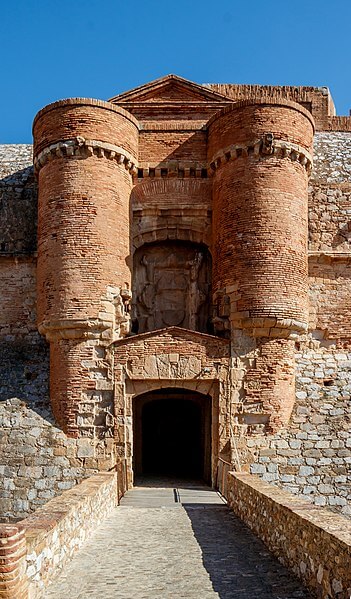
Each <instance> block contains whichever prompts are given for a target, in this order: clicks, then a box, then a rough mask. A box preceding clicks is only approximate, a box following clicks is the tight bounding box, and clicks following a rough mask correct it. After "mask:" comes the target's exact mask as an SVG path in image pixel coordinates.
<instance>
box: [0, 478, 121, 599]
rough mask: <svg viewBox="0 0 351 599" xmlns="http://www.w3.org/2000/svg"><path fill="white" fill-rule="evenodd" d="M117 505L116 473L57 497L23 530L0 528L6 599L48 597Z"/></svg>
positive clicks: (0, 574) (0, 586) (0, 581)
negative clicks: (54, 582) (53, 583)
mask: <svg viewBox="0 0 351 599" xmlns="http://www.w3.org/2000/svg"><path fill="white" fill-rule="evenodd" d="M117 504H118V497H117V476H116V474H115V473H100V474H96V475H94V476H92V477H91V478H89V479H88V480H86V481H84V482H82V483H81V484H80V485H78V486H76V487H75V488H74V489H72V490H70V491H65V492H64V493H63V494H62V495H61V496H60V497H57V498H55V499H52V500H51V501H49V502H48V503H47V504H46V505H45V507H41V508H39V509H38V510H37V511H36V512H34V513H33V514H32V515H31V516H30V517H28V518H26V519H24V520H21V521H20V522H19V523H18V524H17V526H13V525H11V526H9V525H6V524H2V525H0V551H1V547H5V550H3V551H4V553H5V558H6V559H5V562H1V565H0V592H1V590H3V594H1V597H4V599H10V598H11V599H25V598H28V596H29V597H30V599H36V598H38V599H39V597H43V596H44V595H43V593H44V592H45V588H46V587H47V585H48V584H49V583H50V582H51V581H52V580H53V579H54V578H55V576H57V575H58V574H59V573H60V571H62V569H63V568H64V567H65V565H66V564H67V563H68V562H69V561H70V560H71V559H72V558H73V557H74V555H75V553H76V551H77V550H78V549H79V548H80V547H81V546H82V545H83V543H84V541H86V539H87V538H88V537H89V536H90V535H91V534H92V532H93V531H94V530H95V528H96V527H97V526H99V524H100V523H101V522H102V521H103V520H105V519H106V518H107V517H108V515H109V513H110V512H111V511H112V510H113V508H114V507H115V506H116V505H117ZM24 539H25V546H24ZM14 549H15V550H14ZM9 573H10V575H9Z"/></svg>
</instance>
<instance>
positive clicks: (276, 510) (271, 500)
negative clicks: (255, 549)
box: [228, 472, 351, 599]
mask: <svg viewBox="0 0 351 599" xmlns="http://www.w3.org/2000/svg"><path fill="white" fill-rule="evenodd" d="M228 504H229V506H230V507H231V508H232V509H233V510H234V512H235V513H236V514H237V515H238V516H239V517H240V518H241V519H242V520H243V521H244V522H245V524H247V525H248V526H249V527H250V528H251V529H252V530H253V531H254V533H255V534H256V535H258V536H259V537H260V538H261V539H262V540H263V542H264V543H265V544H266V545H267V547H268V549H269V550H270V551H272V552H273V553H274V554H275V555H276V556H277V557H278V558H279V560H280V561H281V562H282V563H284V564H285V565H286V566H287V567H289V568H291V569H292V570H293V572H294V573H295V574H296V575H297V576H299V577H300V578H301V580H302V581H303V583H304V584H305V585H306V586H307V587H309V588H310V590H311V591H312V592H313V593H315V594H316V595H317V596H318V597H330V598H331V599H334V598H335V599H349V596H350V593H351V551H350V548H351V534H350V527H349V524H348V521H347V520H346V519H345V518H343V517H342V516H339V515H336V514H332V513H331V512H329V511H328V510H325V509H323V508H320V507H317V506H312V505H311V504H309V503H307V502H305V501H303V500H302V499H299V498H296V497H294V496H293V495H292V494H290V493H288V492H287V491H284V490H282V489H279V488H277V487H274V486H272V485H269V484H268V483H265V482H264V481H262V480H260V479H258V478H256V477H255V476H252V475H250V474H243V473H238V472H229V474H228ZM270 524H271V525H270Z"/></svg>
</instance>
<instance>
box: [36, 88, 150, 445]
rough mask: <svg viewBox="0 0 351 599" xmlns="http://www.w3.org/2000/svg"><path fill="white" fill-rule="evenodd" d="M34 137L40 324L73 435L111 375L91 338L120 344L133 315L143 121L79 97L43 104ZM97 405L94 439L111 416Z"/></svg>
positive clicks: (63, 419)
mask: <svg viewBox="0 0 351 599" xmlns="http://www.w3.org/2000/svg"><path fill="white" fill-rule="evenodd" d="M33 133H34V166H35V169H36V171H37V173H38V186H39V200H38V203H39V212H38V274H37V280H38V328H39V331H40V332H41V333H43V334H45V335H46V337H47V339H48V340H49V341H50V342H51V343H52V347H51V357H52V364H53V356H54V357H55V364H54V366H55V367H52V368H51V400H52V405H53V408H54V413H55V415H56V418H57V420H58V422H59V423H60V424H61V425H62V426H63V428H64V429H65V430H66V431H67V432H68V433H70V434H74V435H77V434H78V432H77V431H78V427H77V422H78V421H85V420H86V421H87V422H88V418H87V417H86V415H85V416H84V415H83V416H82V415H81V416H80V408H79V403H80V401H81V400H82V398H83V400H84V401H87V398H89V397H90V396H91V395H92V394H93V389H94V388H95V387H96V385H95V383H96V380H95V379H97V378H99V377H100V378H101V376H102V375H101V373H99V374H96V372H97V371H98V370H99V368H100V369H101V368H102V372H105V371H106V372H107V371H108V368H107V367H106V364H105V365H103V366H101V358H102V357H103V351H102V350H101V351H100V353H99V352H95V354H94V352H93V351H92V348H91V346H90V349H89V347H88V346H89V343H88V346H86V347H85V346H84V339H89V338H90V339H91V338H93V339H95V340H97V339H99V338H100V337H101V335H102V336H103V337H105V338H106V339H110V341H111V340H112V339H113V336H114V335H117V336H118V334H119V331H120V330H121V328H122V327H124V326H125V321H126V315H125V313H124V307H125V304H126V302H127V301H128V294H129V291H128V289H130V282H131V273H130V258H129V255H130V223H129V214H130V207H129V206H130V192H131V189H132V175H133V173H134V172H135V171H136V163H137V152H138V123H137V121H136V120H135V118H134V117H133V116H132V115H130V114H129V113H127V112H126V111H125V110H123V109H121V108H119V107H117V106H114V105H112V104H110V103H108V102H102V101H99V100H90V99H69V100H62V101H59V102H55V103H54V104H50V105H49V106H46V107H45V108H44V109H43V110H41V111H40V112H39V113H38V115H37V116H36V118H35V121H34V125H33ZM94 356H95V358H94ZM94 359H96V360H97V362H96V364H95V366H94V364H93V360H94ZM99 359H100V362H99ZM94 372H95V374H94ZM106 376H107V375H106ZM104 385H105V387H104V388H105V389H107V388H108V387H107V385H108V383H107V382H106V381H105V382H104ZM96 388H98V387H96ZM100 388H102V385H100ZM97 395H98V394H97V393H96V394H95V396H97ZM89 409H90V408H89ZM91 410H92V413H94V414H95V417H94V418H95V419H93V418H92V419H91V421H89V422H88V424H87V426H88V428H89V426H90V428H91V430H92V435H93V434H94V431H95V428H94V427H95V426H97V425H96V423H97V422H99V423H100V424H99V426H100V425H101V424H102V421H103V419H102V417H101V415H100V416H98V417H97V416H96V414H97V411H98V409H97V408H96V406H95V407H94V406H93V407H92V408H91ZM84 419H85V420H84ZM85 434H86V433H85Z"/></svg>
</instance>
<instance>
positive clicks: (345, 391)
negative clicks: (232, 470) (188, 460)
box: [246, 343, 351, 516]
mask: <svg viewBox="0 0 351 599" xmlns="http://www.w3.org/2000/svg"><path fill="white" fill-rule="evenodd" d="M315 345H317V346H318V345H319V344H318V343H315ZM296 367H297V370H296V386H297V389H296V403H295V406H294V410H293V414H292V417H291V420H290V424H289V428H288V429H286V430H283V431H281V432H280V433H279V434H276V435H274V436H270V437H264V436H254V437H252V438H251V439H247V440H246V443H247V446H248V448H249V450H250V451H251V452H252V457H251V459H252V464H251V473H252V474H258V475H259V476H260V477H262V478H263V480H265V481H267V482H271V483H273V484H277V485H279V486H281V487H283V488H284V489H286V490H287V491H290V492H291V493H294V494H295V495H300V496H303V497H304V498H305V499H307V500H309V501H311V502H314V503H315V504H317V505H319V506H325V507H328V508H329V509H331V510H333V511H338V512H340V513H342V514H343V515H345V516H351V501H350V500H351V484H350V483H351V439H350V427H351V403H350V391H351V374H350V369H351V351H350V349H345V350H342V349H335V348H334V349H331V348H326V347H322V346H320V347H317V348H316V347H315V348H313V347H308V345H307V344H306V345H305V347H301V349H300V351H298V352H297V354H296Z"/></svg>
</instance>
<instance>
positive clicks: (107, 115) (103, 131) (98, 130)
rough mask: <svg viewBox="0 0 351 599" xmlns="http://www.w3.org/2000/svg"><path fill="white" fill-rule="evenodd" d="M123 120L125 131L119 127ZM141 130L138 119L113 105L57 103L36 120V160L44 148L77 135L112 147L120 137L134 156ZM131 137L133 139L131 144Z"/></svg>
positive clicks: (81, 101) (91, 101)
mask: <svg viewBox="0 0 351 599" xmlns="http://www.w3.org/2000/svg"><path fill="white" fill-rule="evenodd" d="M78 114H79V117H78ZM95 114H100V117H99V118H96V117H95V118H94V115H95ZM77 117H78V118H77ZM92 117H93V118H92ZM121 117H122V119H121ZM121 120H124V122H125V125H124V127H122V128H121V127H116V125H117V124H118V123H119V124H120V123H121ZM128 123H129V124H128ZM138 130H139V123H138V121H137V119H136V118H135V117H134V116H133V115H132V114H130V113H129V112H127V111H126V110H124V109H123V108H121V107H120V106H116V105H114V104H111V103H110V102H105V101H103V100H95V99H92V98H67V99H65V100H58V101H57V102H53V103H51V104H48V105H47V106H45V107H44V108H42V109H41V110H40V111H39V112H38V113H37V114H36V116H35V118H34V121H33V137H34V156H37V155H38V153H40V152H41V151H42V150H43V149H44V148H45V147H48V146H50V145H51V144H53V143H57V142H59V141H61V140H63V139H71V138H72V137H75V134H77V135H79V136H83V137H85V138H87V139H98V140H100V141H106V142H108V143H112V144H114V143H115V142H116V139H117V137H118V138H119V139H124V140H125V141H126V142H127V147H126V149H127V150H128V149H129V148H130V151H131V153H133V150H134V151H135V140H136V138H137V136H138ZM126 132H128V133H127V135H125V133H126ZM130 135H132V136H133V137H134V143H132V144H130V143H129V140H128V138H130ZM117 145H119V144H117Z"/></svg>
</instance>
